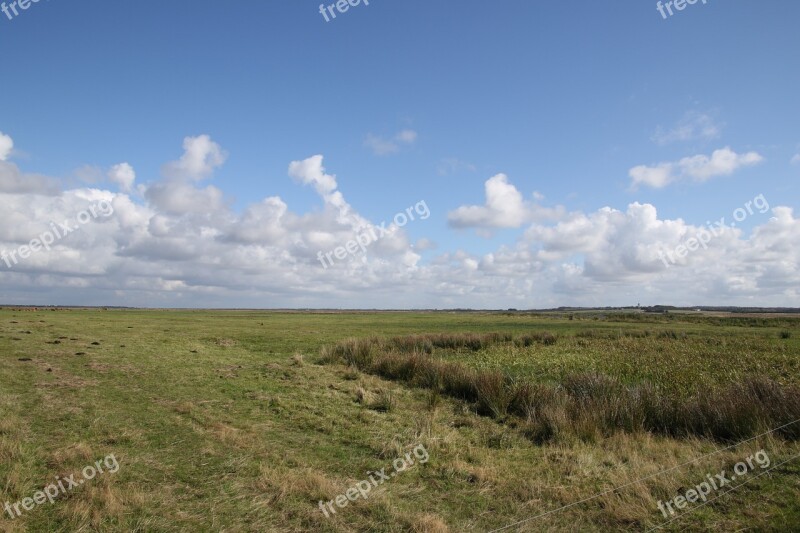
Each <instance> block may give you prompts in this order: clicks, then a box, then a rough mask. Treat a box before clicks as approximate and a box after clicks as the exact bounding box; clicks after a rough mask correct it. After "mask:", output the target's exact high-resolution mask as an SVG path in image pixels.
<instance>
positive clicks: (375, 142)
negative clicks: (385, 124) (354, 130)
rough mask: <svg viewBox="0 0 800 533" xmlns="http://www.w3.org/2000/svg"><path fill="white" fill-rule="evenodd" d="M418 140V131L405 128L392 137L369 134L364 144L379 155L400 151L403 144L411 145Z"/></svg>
mask: <svg viewBox="0 0 800 533" xmlns="http://www.w3.org/2000/svg"><path fill="white" fill-rule="evenodd" d="M416 141H417V132H416V131H414V130H410V129H405V130H402V131H400V132H398V133H397V134H396V135H394V136H393V137H390V138H386V137H381V136H379V135H374V134H372V133H369V134H367V138H366V139H364V146H366V147H367V148H369V149H370V150H372V153H373V154H375V155H378V156H384V155H390V154H394V153H397V152H399V151H400V149H401V148H402V147H403V146H409V145H412V144H414V143H415V142H416Z"/></svg>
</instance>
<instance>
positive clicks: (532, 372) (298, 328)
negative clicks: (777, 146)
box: [0, 308, 800, 533]
mask: <svg viewBox="0 0 800 533" xmlns="http://www.w3.org/2000/svg"><path fill="white" fill-rule="evenodd" d="M799 326H800V318H798V317H794V316H779V315H769V316H755V315H734V316H729V315H724V314H716V315H715V314H705V313H691V314H680V313H669V314H664V315H660V314H658V315H657V314H645V313H638V312H626V313H613V312H605V313H602V312H581V313H524V312H506V313H501V312H494V313H489V312H299V311H298V312H288V311H287V312H279V311H221V310H220V311H215V310H204V311H200V310H131V309H59V310H50V309H46V308H39V309H37V310H36V311H32V310H28V309H12V308H4V309H2V310H0V507H2V506H5V505H6V504H8V508H6V507H4V508H3V509H0V513H1V515H0V530H2V531H8V532H16V531H65V532H66V531H141V532H145V531H187V530H193V531H229V532H237V531H276V532H295V531H296V532H300V531H321V532H355V531H365V532H366V531H378V532H401V531H411V532H430V533H442V532H461V531H512V532H520V531H650V530H659V531H687V530H688V531H702V530H712V529H713V530H724V531H728V530H730V531H741V530H757V531H793V530H794V531H796V530H799V529H800V457H799V456H800V442H798V441H799V440H800V427H799V426H800V422H798V419H800V392H799V389H798V387H800V327H799ZM422 449H424V450H425V457H426V458H425V460H424V462H423V461H422V460H419V459H420V455H417V456H416V458H417V460H416V461H415V462H413V464H406V467H407V468H405V469H404V470H402V471H401V470H400V469H398V468H397V467H396V466H393V465H396V464H397V461H398V459H401V458H403V457H406V458H407V459H408V458H414V457H415V456H414V453H413V452H412V450H417V451H418V450H422ZM111 454H113V456H114V457H115V459H116V461H117V462H118V465H119V468H118V470H117V471H115V472H113V473H112V472H109V471H105V472H103V473H97V475H95V476H93V478H92V479H88V478H87V479H85V483H81V484H80V486H76V487H75V488H74V489H71V490H68V491H62V492H61V493H60V494H59V495H58V497H56V498H54V501H53V502H52V503H50V502H49V501H45V502H44V503H36V504H35V505H28V506H27V507H30V509H28V508H27V507H26V506H24V505H22V506H19V505H18V507H17V509H18V510H19V511H21V512H19V513H17V512H16V511H14V504H15V503H19V502H23V501H25V499H26V498H30V499H31V500H32V499H34V495H35V494H36V493H37V492H38V491H41V490H43V489H44V487H46V486H48V485H49V484H52V483H53V482H54V480H56V479H62V480H63V479H67V478H68V477H69V476H71V475H75V476H76V477H75V479H79V478H80V476H81V472H83V471H84V469H85V468H86V467H87V465H97V462H98V461H99V460H102V459H103V458H106V457H108V456H109V455H111ZM401 463H402V461H401ZM409 463H410V461H409ZM741 465H745V467H746V468H743V467H741ZM382 470H384V471H385V472H386V474H387V476H386V477H387V478H388V479H386V480H385V482H384V481H382V482H380V483H376V482H374V481H371V483H369V484H367V485H365V484H364V483H366V482H367V480H375V479H376V477H375V474H376V472H380V471H382ZM389 472H392V474H397V475H392V476H388V473H389ZM720 473H725V475H726V476H727V478H728V479H729V481H728V482H727V483H723V482H722V481H718V482H717V481H715V480H718V479H719V478H718V477H717V475H718V474H720ZM84 477H85V476H84ZM733 477H736V479H735V480H733V479H732V478H733ZM81 481H84V480H83V479H81ZM712 481H715V482H714V483H712ZM706 482H708V483H707V484H706V485H705V486H707V487H709V490H708V492H707V493H706V494H703V495H702V497H701V498H698V497H697V496H698V495H697V492H695V494H694V496H695V497H692V494H691V490H692V489H693V488H697V487H699V486H701V485H702V484H703V483H706ZM359 484H361V485H360V486H361V487H362V489H363V487H365V486H369V491H368V492H364V493H362V494H359V495H357V494H356V493H355V492H353V491H352V490H350V489H351V488H353V487H357V486H359ZM337 498H338V501H337ZM692 500H694V501H692ZM28 503H30V502H28ZM667 503H669V504H670V505H667ZM9 509H10V510H9Z"/></svg>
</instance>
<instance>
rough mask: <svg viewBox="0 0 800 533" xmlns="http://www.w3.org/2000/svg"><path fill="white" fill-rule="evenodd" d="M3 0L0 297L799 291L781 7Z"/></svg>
mask: <svg viewBox="0 0 800 533" xmlns="http://www.w3.org/2000/svg"><path fill="white" fill-rule="evenodd" d="M19 1H20V0H17V1H16V2H10V1H9V0H5V3H4V4H0V8H3V7H5V9H4V10H3V11H0V50H2V51H3V52H2V60H0V94H2V105H0V209H2V213H3V216H2V217H0V253H1V254H2V255H0V303H1V304H12V305H14V304H32V305H108V306H116V305H119V306H138V307H202V308H207V307H246V308H287V307H289V308H309V307H313V308H343V309H344V308H370V309H371V308H383V309H400V308H476V309H505V308H518V309H531V308H550V307H558V306H627V305H637V304H641V305H655V304H664V305H742V306H797V305H798V302H800V300H799V299H798V292H799V291H800V274H798V261H800V248H798V246H797V242H800V214H798V213H797V212H796V209H795V208H796V206H797V205H798V200H800V188H798V181H799V180H800V128H799V126H800V107H799V106H798V105H797V94H800V69H798V68H797V54H798V50H800V32H797V20H798V19H799V18H800V3H797V2H792V1H789V0H765V1H761V2H756V1H755V0H725V1H722V0H697V2H696V3H694V4H685V5H683V6H682V7H683V9H681V10H678V9H676V7H675V5H674V2H670V3H669V5H665V4H667V2H661V3H660V5H661V8H660V9H659V3H657V2H655V1H650V0H614V1H611V0H604V1H590V0H561V1H558V2H556V1H550V2H546V1H536V2H531V1H530V0H505V1H502V2H481V1H477V0H459V1H458V2H455V1H443V2H430V1H422V0H403V1H402V2H401V1H399V0H369V1H368V3H365V2H364V1H360V2H356V0H353V3H354V4H357V5H355V6H349V5H347V6H345V4H344V3H342V4H341V6H344V7H347V9H346V11H344V10H342V11H340V10H339V9H338V8H337V6H336V4H335V3H332V2H331V1H326V2H325V3H324V4H322V5H320V3H319V0H317V1H316V2H312V1H309V0H293V1H286V2H277V1H275V0H270V1H267V2H257V1H255V0H239V1H231V2H216V1H215V2H212V1H208V0H192V1H189V0H170V1H169V2H155V1H153V0H141V1H139V2H121V1H108V0H105V1H100V0H40V1H38V2H33V1H32V0H31V2H29V3H28V2H27V1H26V0H22V1H21V4H22V6H25V7H27V9H22V8H21V6H20V5H18V2H19ZM662 12H663V14H662ZM670 12H671V13H672V15H670V14H669V13H670ZM15 13H16V14H15ZM334 14H335V15H336V16H335V18H334V17H333V15H334Z"/></svg>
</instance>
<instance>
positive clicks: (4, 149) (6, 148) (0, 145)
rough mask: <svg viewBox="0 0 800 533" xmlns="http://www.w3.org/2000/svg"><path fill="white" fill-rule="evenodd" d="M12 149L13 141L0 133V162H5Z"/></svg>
mask: <svg viewBox="0 0 800 533" xmlns="http://www.w3.org/2000/svg"><path fill="white" fill-rule="evenodd" d="M13 149H14V141H13V139H11V137H9V136H8V135H6V134H4V133H3V132H2V131H0V161H5V160H6V159H8V156H9V155H11V150H13Z"/></svg>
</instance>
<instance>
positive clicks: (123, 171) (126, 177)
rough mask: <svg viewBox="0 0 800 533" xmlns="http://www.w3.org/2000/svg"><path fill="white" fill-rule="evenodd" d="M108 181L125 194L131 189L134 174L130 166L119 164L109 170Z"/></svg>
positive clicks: (134, 178)
mask: <svg viewBox="0 0 800 533" xmlns="http://www.w3.org/2000/svg"><path fill="white" fill-rule="evenodd" d="M108 179H109V180H110V181H111V183H114V184H116V185H118V186H119V188H120V190H121V191H122V192H126V193H127V192H131V190H132V189H133V184H134V182H135V181H136V172H134V170H133V167H132V166H131V165H130V164H128V163H120V164H118V165H114V166H113V167H111V169H109V171H108Z"/></svg>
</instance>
